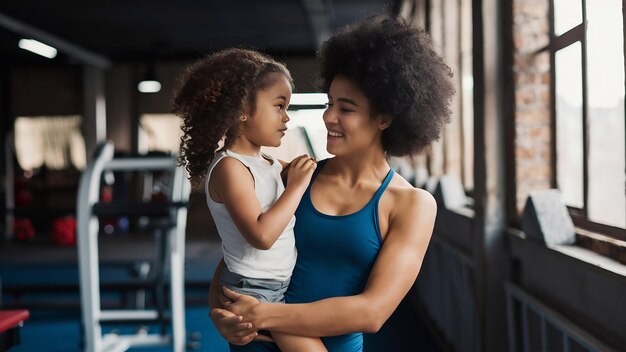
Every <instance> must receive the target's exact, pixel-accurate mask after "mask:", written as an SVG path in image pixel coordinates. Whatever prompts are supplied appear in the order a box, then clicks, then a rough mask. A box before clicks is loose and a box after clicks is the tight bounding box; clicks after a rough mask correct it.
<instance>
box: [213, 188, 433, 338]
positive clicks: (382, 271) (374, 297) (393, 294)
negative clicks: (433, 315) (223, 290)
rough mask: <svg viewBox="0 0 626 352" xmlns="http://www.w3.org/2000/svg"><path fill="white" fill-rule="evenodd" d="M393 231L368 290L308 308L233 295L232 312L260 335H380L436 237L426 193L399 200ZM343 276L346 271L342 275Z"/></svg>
mask: <svg viewBox="0 0 626 352" xmlns="http://www.w3.org/2000/svg"><path fill="white" fill-rule="evenodd" d="M394 209H397V213H396V214H393V215H390V219H391V220H390V223H389V230H388V232H387V236H386V237H385V241H384V244H383V246H382V248H381V250H380V253H379V255H378V258H377V260H376V263H375V264H374V267H373V268H372V271H371V273H370V276H369V279H368V282H367V285H366V287H365V290H364V291H363V292H362V293H361V294H358V295H355V296H348V297H334V298H328V299H324V300H320V301H317V302H312V303H307V304H261V303H258V301H252V300H250V297H248V296H243V295H239V294H237V293H234V292H232V291H228V293H227V296H228V297H229V298H230V299H231V300H233V301H234V303H228V302H224V303H226V309H228V310H229V311H231V312H233V313H235V314H237V315H241V316H243V317H244V319H245V320H246V321H249V322H251V323H252V324H253V325H254V327H255V328H257V329H266V330H272V331H278V332H282V333H287V334H294V335H301V336H332V335H340V334H346V333H350V332H356V331H362V332H376V331H378V330H379V329H380V327H381V326H382V325H383V324H384V322H385V321H386V320H387V319H388V318H389V316H391V314H392V313H393V312H394V310H395V309H396V307H397V306H398V305H399V304H400V302H401V301H402V299H403V298H404V296H405V295H406V294H407V292H408V291H409V289H410V288H411V286H412V285H413V283H414V281H415V279H416V277H417V274H418V273H419V270H420V267H421V265H422V260H423V258H424V255H425V253H426V249H427V247H428V243H429V241H430V237H431V234H432V230H433V226H434V222H435V216H436V212H437V206H436V203H435V200H434V199H433V197H432V196H431V195H430V194H429V193H427V192H426V191H424V190H419V189H415V190H411V191H410V192H407V193H406V194H405V196H403V197H401V199H398V202H397V203H396V204H395V206H394ZM339 270H340V269H339Z"/></svg>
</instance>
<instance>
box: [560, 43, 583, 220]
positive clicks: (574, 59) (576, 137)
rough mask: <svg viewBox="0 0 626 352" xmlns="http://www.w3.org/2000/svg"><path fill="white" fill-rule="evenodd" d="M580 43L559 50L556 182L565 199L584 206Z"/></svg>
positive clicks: (577, 205)
mask: <svg viewBox="0 0 626 352" xmlns="http://www.w3.org/2000/svg"><path fill="white" fill-rule="evenodd" d="M582 101H583V100H582V64H581V45H580V42H576V43H574V44H572V45H570V46H568V47H566V48H564V49H563V50H559V51H557V52H556V134H557V138H556V142H557V182H558V187H559V189H560V190H561V192H562V193H563V198H564V200H565V203H566V204H567V205H570V206H574V207H577V208H582V207H583V130H582V127H583V122H582V116H583V115H582Z"/></svg>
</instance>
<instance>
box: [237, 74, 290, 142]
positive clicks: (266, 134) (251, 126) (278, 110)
mask: <svg viewBox="0 0 626 352" xmlns="http://www.w3.org/2000/svg"><path fill="white" fill-rule="evenodd" d="M268 79H270V80H271V81H272V82H273V83H272V84H270V85H269V86H268V87H267V88H265V89H263V90H260V91H258V92H257V95H256V109H255V112H254V115H252V116H249V117H248V118H247V119H246V120H245V121H244V123H243V136H244V137H245V138H246V139H248V140H249V141H250V142H251V143H252V144H254V145H255V146H259V147H261V146H268V147H278V146H280V142H281V138H283V136H284V135H285V132H286V131H287V126H286V123H287V121H289V116H288V115H287V107H288V106H289V101H290V100H291V84H290V83H289V81H288V80H287V77H285V75H283V74H281V73H271V74H270V77H268Z"/></svg>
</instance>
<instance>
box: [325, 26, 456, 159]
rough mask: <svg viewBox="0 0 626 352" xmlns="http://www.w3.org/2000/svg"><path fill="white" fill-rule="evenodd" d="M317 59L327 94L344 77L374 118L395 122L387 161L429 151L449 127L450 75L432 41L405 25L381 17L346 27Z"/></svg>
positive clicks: (386, 143) (387, 140)
mask: <svg viewBox="0 0 626 352" xmlns="http://www.w3.org/2000/svg"><path fill="white" fill-rule="evenodd" d="M319 56H320V60H321V77H322V85H323V87H322V88H323V89H324V91H325V92H328V89H329V88H330V84H331V83H332V81H333V79H334V78H335V76H337V75H343V76H346V77H348V78H350V79H351V80H353V81H354V82H355V83H356V84H357V85H358V86H359V87H360V88H361V90H362V91H363V92H364V93H365V95H366V96H367V97H368V99H369V100H370V104H371V107H372V110H373V111H372V113H373V114H372V115H373V116H374V115H375V114H387V115H389V116H390V117H391V119H392V123H391V125H390V126H389V127H388V128H387V129H385V130H384V131H383V134H382V143H383V149H384V150H385V152H386V153H387V154H388V155H394V156H405V155H415V154H418V153H420V152H422V151H424V150H426V149H428V147H429V146H430V144H431V143H432V142H433V141H434V140H437V139H438V138H439V135H440V133H441V130H442V128H443V126H444V124H446V123H448V122H449V121H450V113H451V111H450V108H449V103H450V99H451V98H452V95H453V94H454V88H453V86H452V82H451V77H452V71H451V70H450V68H449V67H448V66H447V65H446V64H445V63H444V62H443V60H442V59H441V57H440V56H439V55H437V53H436V52H435V50H434V49H433V45H432V43H431V41H430V39H429V37H428V35H427V34H426V33H425V32H424V31H422V30H419V29H417V28H415V27H413V26H411V25H409V24H407V23H406V22H405V21H404V20H402V19H393V18H389V17H384V16H379V17H374V18H370V19H368V20H366V21H364V22H362V23H360V24H358V25H356V26H354V27H346V28H344V29H343V30H341V31H340V32H338V33H336V34H335V35H333V36H332V37H331V38H330V39H328V40H327V41H326V42H325V43H324V44H323V45H322V48H321V50H320V54H319Z"/></svg>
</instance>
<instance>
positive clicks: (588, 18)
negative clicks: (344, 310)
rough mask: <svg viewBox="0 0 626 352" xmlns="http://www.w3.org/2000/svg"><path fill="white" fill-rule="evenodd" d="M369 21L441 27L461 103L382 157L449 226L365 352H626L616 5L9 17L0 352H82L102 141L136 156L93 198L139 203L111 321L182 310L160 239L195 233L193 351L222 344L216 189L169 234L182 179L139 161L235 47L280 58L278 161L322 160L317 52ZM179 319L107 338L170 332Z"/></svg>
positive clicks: (479, 2) (349, 1)
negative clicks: (214, 313)
mask: <svg viewBox="0 0 626 352" xmlns="http://www.w3.org/2000/svg"><path fill="white" fill-rule="evenodd" d="M377 14H387V15H391V16H398V17H403V18H405V19H406V20H407V21H408V22H410V23H411V24H413V25H415V26H418V27H420V28H424V29H425V30H426V31H427V32H428V33H429V34H430V36H431V38H432V40H433V43H434V44H435V47H436V48H437V50H438V52H439V53H440V55H441V56H442V57H443V58H444V61H445V62H446V63H447V64H448V65H449V66H450V67H451V69H452V71H453V73H454V84H455V88H456V95H455V97H454V99H453V101H452V105H451V108H452V112H453V115H452V122H451V123H450V124H449V125H448V127H447V129H446V131H445V133H444V135H443V136H442V138H441V140H440V141H438V142H436V143H435V144H433V146H432V147H431V150H430V152H429V153H428V154H427V155H422V156H419V157H415V158H402V159H398V158H391V159H390V161H389V162H390V164H391V165H392V166H393V167H394V168H396V170H397V171H398V172H399V173H401V174H402V175H403V176H404V177H405V178H407V179H408V180H409V181H410V182H411V183H413V184H414V185H415V186H416V187H422V188H425V189H427V190H428V191H430V192H431V193H433V194H434V195H435V198H436V199H437V201H438V206H439V211H438V220H437V224H436V227H435V233H434V236H433V239H432V240H431V244H430V247H429V251H428V253H427V256H426V258H425V261H424V263H423V266H422V271H421V273H420V276H419V277H418V280H417V282H416V284H415V285H414V288H413V289H412V290H411V292H410V293H409V295H408V296H407V298H406V299H405V301H404V302H403V303H402V304H401V306H400V307H399V309H398V310H397V311H396V313H395V314H394V316H392V318H391V319H390V320H389V322H388V323H387V324H386V325H385V327H384V328H383V329H382V330H381V331H380V332H379V333H378V334H376V335H372V336H368V338H367V340H366V350H367V351H383V350H393V351H417V350H420V351H431V350H433V351H518V350H524V351H539V350H542V351H556V350H564V351H569V350H574V351H585V350H587V351H604V350H616V351H623V350H626V335H625V334H624V331H626V306H625V305H623V304H621V302H622V300H623V297H624V296H626V242H625V241H626V151H625V150H626V147H625V140H626V137H625V136H626V126H625V120H626V114H625V111H624V97H625V95H624V90H625V89H624V87H625V75H624V67H625V63H624V57H625V51H624V33H625V31H626V29H625V26H624V23H625V21H624V18H625V17H624V1H619V0H604V1H588V0H586V1H583V0H506V1H498V0H389V1H383V0H381V1H377V0H361V1H358V0H300V1H295V0H262V1H248V0H242V1H171V0H163V1H152V2H147V1H134V2H128V1H125V2H124V1H108V2H105V1H95V2H93V1H92V2H81V1H30V0H22V1H4V2H2V3H0V132H1V133H2V136H3V140H2V143H1V144H0V165H1V169H2V172H1V173H0V180H1V182H0V197H1V199H2V201H1V202H0V213H1V214H2V215H3V216H2V217H0V225H1V226H0V312H2V311H24V310H27V311H28V312H29V315H30V318H28V319H26V320H25V319H23V318H22V319H18V322H19V321H21V320H23V321H24V324H23V327H21V328H19V327H17V325H19V324H17V323H15V324H13V323H12V324H9V325H11V326H8V327H6V328H2V329H0V330H2V331H0V349H2V348H9V346H10V345H14V344H15V346H14V347H13V349H12V350H15V351H44V350H45V351H79V350H83V347H84V335H85V325H84V324H85V323H84V311H85V308H84V307H81V302H80V295H79V289H80V284H81V279H80V277H81V276H80V273H79V266H78V262H79V258H80V255H79V252H80V251H79V249H78V247H77V245H76V242H77V241H76V238H77V236H79V232H80V231H78V232H77V221H78V222H79V220H80V219H79V212H81V211H82V212H85V211H87V212H89V214H91V212H92V210H93V212H94V213H95V212H96V210H98V209H99V208H93V209H91V208H90V206H86V204H88V203H89V202H88V201H87V198H86V197H83V198H84V199H83V200H82V201H81V194H80V192H79V184H80V182H81V176H83V175H85V174H86V173H87V171H86V170H89V168H90V165H93V164H94V163H96V161H97V160H100V159H99V158H98V156H100V157H102V158H104V157H103V156H102V155H101V154H98V151H100V152H101V151H102V149H99V147H98V146H100V148H101V147H102V143H104V142H105V141H107V140H108V141H110V143H111V145H112V148H113V149H112V150H113V154H112V156H111V157H112V158H114V159H120V160H121V159H124V158H137V159H132V160H143V161H133V162H134V163H136V165H135V166H137V167H136V168H135V169H134V170H126V171H123V170H121V171H120V170H108V171H107V170H104V171H103V172H102V174H101V175H99V174H98V175H96V176H94V178H93V180H92V181H91V182H92V183H93V184H94V185H95V187H96V188H97V192H96V195H97V201H98V202H100V203H110V204H109V205H112V204H122V203H123V204H127V203H128V202H130V201H132V202H134V203H137V204H143V205H142V206H141V208H142V210H141V211H139V210H137V209H136V208H135V209H129V208H125V210H124V208H123V207H122V208H117V210H116V211H113V210H110V209H109V208H106V209H109V210H108V211H109V212H108V213H106V209H104V208H102V209H99V211H100V213H99V214H98V215H99V222H98V225H97V229H95V230H93V231H94V235H95V238H96V242H95V243H97V244H98V245H97V247H96V253H98V257H99V258H98V262H97V263H98V264H97V265H96V267H98V268H99V276H100V279H99V282H100V285H99V290H100V292H101V303H102V304H101V305H102V307H103V309H104V308H111V309H130V308H138V309H145V310H149V309H152V308H154V307H155V306H157V307H161V306H160V304H161V303H163V305H164V307H165V308H163V307H161V308H159V309H161V310H159V312H163V311H165V312H169V313H171V312H170V311H169V308H168V307H170V306H171V304H172V303H173V302H174V299H173V298H165V299H163V298H159V297H161V296H163V295H164V294H165V295H166V296H167V295H168V294H169V293H167V292H169V290H170V289H171V287H173V286H175V285H173V284H172V282H170V281H169V280H170V279H168V273H169V272H170V270H175V269H171V268H169V266H168V265H170V264H171V263H172V261H171V260H170V259H168V258H170V257H169V250H170V249H169V248H168V247H167V246H166V245H163V243H164V242H163V241H164V240H163V238H164V236H166V235H163V233H169V232H168V231H170V230H172V229H175V230H179V231H182V233H183V234H185V236H184V240H185V243H186V253H185V255H184V268H183V269H184V288H185V291H184V296H183V297H182V298H181V297H179V298H180V299H183V300H184V301H185V303H186V310H185V314H184V320H185V321H186V329H185V345H186V346H187V348H189V349H190V350H204V351H226V350H227V346H226V344H225V342H224V341H223V340H222V339H221V338H220V337H219V336H218V335H217V333H216V332H215V330H214V328H213V327H212V325H211V323H210V320H209V319H208V318H207V314H208V311H209V307H208V305H207V299H206V296H207V292H208V287H209V283H210V279H211V277H212V273H213V271H214V268H215V265H216V263H217V261H218V260H219V259H220V256H221V253H220V250H221V249H220V243H219V237H218V236H217V234H216V232H215V227H214V225H213V223H212V221H211V219H210V216H208V214H209V213H208V210H207V208H206V205H205V195H204V193H203V190H202V189H198V190H193V192H191V193H190V195H189V200H188V202H187V203H186V206H185V208H184V209H186V210H185V211H183V213H185V214H183V213H180V214H183V215H184V218H185V220H184V221H180V220H178V222H174V223H172V222H171V220H172V217H171V216H172V215H171V214H173V213H171V212H168V211H169V210H172V209H174V208H171V209H169V210H168V211H163V210H162V209H160V208H159V209H157V208H155V207H154V205H155V204H157V203H163V204H170V205H171V203H172V202H173V200H174V198H175V192H174V191H173V188H175V187H173V184H175V179H176V178H175V176H174V174H175V172H174V169H173V168H170V169H168V170H165V171H163V170H161V171H158V172H157V171H154V170H148V169H146V167H144V166H140V165H143V164H142V163H144V161H145V160H156V158H160V159H159V160H173V159H171V158H172V157H175V155H176V154H177V153H178V144H179V138H180V134H179V126H180V121H179V119H178V118H177V117H176V116H175V115H172V114H171V113H170V111H171V107H172V106H171V102H172V97H173V93H174V91H175V89H176V88H177V86H178V76H179V75H180V73H181V72H182V70H183V69H184V68H185V67H186V66H187V65H189V64H190V63H191V62H193V61H194V60H195V59H198V58H201V57H202V56H204V55H206V54H209V53H212V52H214V51H216V50H220V49H223V48H227V47H233V46H235V47H249V48H255V49H258V50H261V51H263V52H265V53H268V54H269V55H272V56H273V57H275V58H276V59H278V60H280V61H282V62H284V63H285V64H286V66H287V67H288V68H289V69H290V71H291V73H292V76H293V78H294V80H295V85H296V87H295V90H294V92H295V93H297V94H295V95H294V98H293V100H292V106H291V108H290V111H289V114H290V117H291V122H290V126H289V127H290V129H289V133H288V134H287V136H286V137H285V139H284V140H283V144H282V145H281V147H280V148H275V149H267V152H268V153H271V154H273V155H275V156H277V157H279V158H282V159H286V160H289V159H290V158H291V157H293V156H295V155H300V154H302V153H309V154H311V155H314V156H315V157H317V158H318V159H323V158H326V157H329V156H330V155H329V154H328V153H326V151H325V135H326V131H325V128H324V125H323V123H322V121H321V115H322V112H323V108H324V103H325V95H324V94H319V93H321V92H320V90H319V89H318V75H319V71H318V64H317V61H316V52H317V50H318V49H319V47H320V44H321V43H322V42H323V41H324V40H325V39H327V38H328V37H329V35H330V34H331V33H332V32H333V31H334V30H336V29H338V28H341V27H343V26H346V25H350V24H354V23H356V22H359V21H361V20H364V19H366V18H368V17H370V16H372V15H377ZM316 93H317V94H316ZM150 158H153V159H150ZM167 158H170V159H167ZM129 160H131V159H129ZM85 182H86V181H85ZM81 206H83V207H82V210H81ZM85 209H87V210H85ZM103 209H104V210H103ZM179 209H181V208H175V211H179ZM177 214H178V213H177ZM164 219H166V220H164ZM167 219H169V220H167ZM168 221H169V222H168ZM179 233H180V232H179ZM90 253H93V252H90ZM83 281H84V280H83ZM163 292H165V293H163ZM168 297H169V296H168ZM173 316H175V314H169V315H167V314H165V315H163V314H160V313H159V314H158V317H157V318H158V319H156V321H152V322H148V321H139V320H135V321H133V322H132V323H129V322H119V321H110V322H107V323H103V324H102V329H103V331H104V333H110V332H114V333H119V334H136V333H139V335H141V334H146V333H155V332H157V333H160V332H161V331H164V332H167V333H171V332H172V331H171V329H172V328H171V327H170V324H171V323H172V320H174V319H173ZM2 319H4V318H3V316H2V315H0V322H1V321H2ZM14 325H15V326H14ZM0 326H2V324H0ZM17 337H19V338H17ZM20 340H21V341H20ZM143 349H144V350H171V347H162V348H160V349H159V348H148V347H144V348H143Z"/></svg>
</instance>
